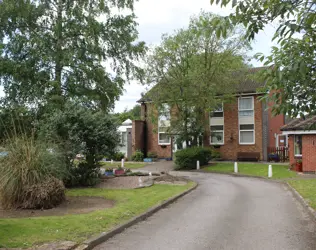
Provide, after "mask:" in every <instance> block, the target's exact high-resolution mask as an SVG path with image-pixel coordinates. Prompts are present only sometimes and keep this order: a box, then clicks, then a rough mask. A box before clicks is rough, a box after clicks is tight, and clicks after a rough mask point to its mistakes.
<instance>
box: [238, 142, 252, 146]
mask: <svg viewBox="0 0 316 250" xmlns="http://www.w3.org/2000/svg"><path fill="white" fill-rule="evenodd" d="M255 144H256V143H255V142H251V143H241V142H239V145H243V146H247V145H255Z"/></svg>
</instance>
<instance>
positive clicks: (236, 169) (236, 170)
mask: <svg viewBox="0 0 316 250" xmlns="http://www.w3.org/2000/svg"><path fill="white" fill-rule="evenodd" d="M234 172H235V173H238V163H237V162H235V164H234Z"/></svg>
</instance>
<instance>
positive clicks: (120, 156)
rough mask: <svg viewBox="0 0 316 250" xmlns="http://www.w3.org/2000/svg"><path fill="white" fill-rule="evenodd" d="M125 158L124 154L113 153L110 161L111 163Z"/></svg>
mask: <svg viewBox="0 0 316 250" xmlns="http://www.w3.org/2000/svg"><path fill="white" fill-rule="evenodd" d="M124 158H125V154H124V153H122V152H115V153H114V154H113V155H112V157H111V160H113V161H121V160H122V159H124Z"/></svg>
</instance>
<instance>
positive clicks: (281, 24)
mask: <svg viewBox="0 0 316 250" xmlns="http://www.w3.org/2000/svg"><path fill="white" fill-rule="evenodd" d="M214 2H215V0H211V3H214ZM216 3H217V4H218V3H221V5H222V6H227V5H228V4H232V7H233V9H234V12H233V14H231V15H230V16H229V17H228V18H227V19H226V21H227V23H234V24H236V23H239V24H243V25H244V26H245V27H246V29H247V37H248V39H249V40H252V39H254V38H255V35H256V34H258V32H259V31H261V30H263V29H264V28H265V27H266V26H267V25H269V24H271V23H272V22H274V23H275V24H276V25H278V27H277V29H276V32H275V34H274V38H273V39H274V40H276V41H277V44H278V46H277V47H273V48H272V51H271V55H268V56H265V55H262V54H258V55H257V57H258V59H259V60H260V61H262V62H264V64H266V65H273V67H271V68H269V69H267V70H265V71H264V72H263V74H262V76H263V77H264V79H265V80H266V81H267V87H266V91H267V93H268V94H267V95H266V96H265V99H268V100H272V101H273V102H274V103H275V105H274V107H273V111H274V113H275V114H279V113H284V114H288V115H290V116H292V117H296V116H298V115H301V116H304V115H305V114H306V113H308V114H315V113H316V94H315V93H316V32H315V30H316V2H315V1H311V0H282V1H280V0H249V1H243V0H216ZM224 30H225V29H224V28H223V27H219V28H218V33H219V35H220V33H221V32H222V31H224ZM270 92H273V93H274V94H273V95H269V93H270Z"/></svg>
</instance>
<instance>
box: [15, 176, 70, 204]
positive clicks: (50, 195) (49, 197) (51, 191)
mask: <svg viewBox="0 0 316 250" xmlns="http://www.w3.org/2000/svg"><path fill="white" fill-rule="evenodd" d="M22 195H23V202H22V204H21V206H20V207H21V208H29V209H49V208H53V207H56V206H58V205H59V204H61V203H62V202H63V201H64V200H65V186H64V184H63V182H62V181H61V180H58V179H56V178H55V177H51V178H49V179H46V180H45V181H43V182H40V183H37V184H34V185H32V186H29V187H25V189H24V190H23V194H22Z"/></svg>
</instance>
